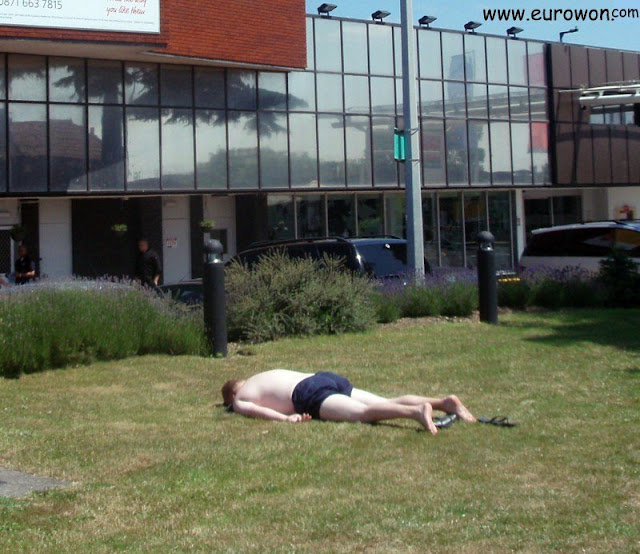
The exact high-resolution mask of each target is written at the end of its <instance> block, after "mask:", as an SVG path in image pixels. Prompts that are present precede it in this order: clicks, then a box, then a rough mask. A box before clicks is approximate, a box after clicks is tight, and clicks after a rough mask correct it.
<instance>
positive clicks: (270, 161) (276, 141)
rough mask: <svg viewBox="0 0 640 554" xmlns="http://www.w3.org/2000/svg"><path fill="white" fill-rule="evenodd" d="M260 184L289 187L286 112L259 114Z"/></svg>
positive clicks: (268, 186) (271, 186) (263, 185)
mask: <svg viewBox="0 0 640 554" xmlns="http://www.w3.org/2000/svg"><path fill="white" fill-rule="evenodd" d="M259 121H260V127H259V128H260V186H261V187H262V188H288V187H289V156H288V153H287V114H279V113H261V114H260V118H259Z"/></svg>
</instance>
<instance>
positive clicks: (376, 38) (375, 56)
mask: <svg viewBox="0 0 640 554" xmlns="http://www.w3.org/2000/svg"><path fill="white" fill-rule="evenodd" d="M369 52H370V54H369V56H370V57H371V74H372V75H393V35H392V27H389V26H387V25H369Z"/></svg>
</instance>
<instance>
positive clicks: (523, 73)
mask: <svg viewBox="0 0 640 554" xmlns="http://www.w3.org/2000/svg"><path fill="white" fill-rule="evenodd" d="M507 53H508V59H509V83H510V84H512V85H523V86H526V85H527V84H528V79H527V43H526V42H523V41H520V40H509V41H507Z"/></svg>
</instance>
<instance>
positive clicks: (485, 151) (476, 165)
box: [469, 121, 491, 185]
mask: <svg viewBox="0 0 640 554" xmlns="http://www.w3.org/2000/svg"><path fill="white" fill-rule="evenodd" d="M469 173H470V179H471V184H472V185H488V184H489V183H490V182H491V168H490V165H489V124H488V123H487V122H486V121H469Z"/></svg>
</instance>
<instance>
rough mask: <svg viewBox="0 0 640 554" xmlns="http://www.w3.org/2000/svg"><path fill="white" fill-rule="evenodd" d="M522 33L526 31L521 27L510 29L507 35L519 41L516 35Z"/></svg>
mask: <svg viewBox="0 0 640 554" xmlns="http://www.w3.org/2000/svg"><path fill="white" fill-rule="evenodd" d="M522 31H524V29H521V28H520V27H509V28H508V29H507V35H509V36H510V37H511V38H513V39H517V38H518V37H517V36H516V35H517V34H519V33H521V32H522Z"/></svg>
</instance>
